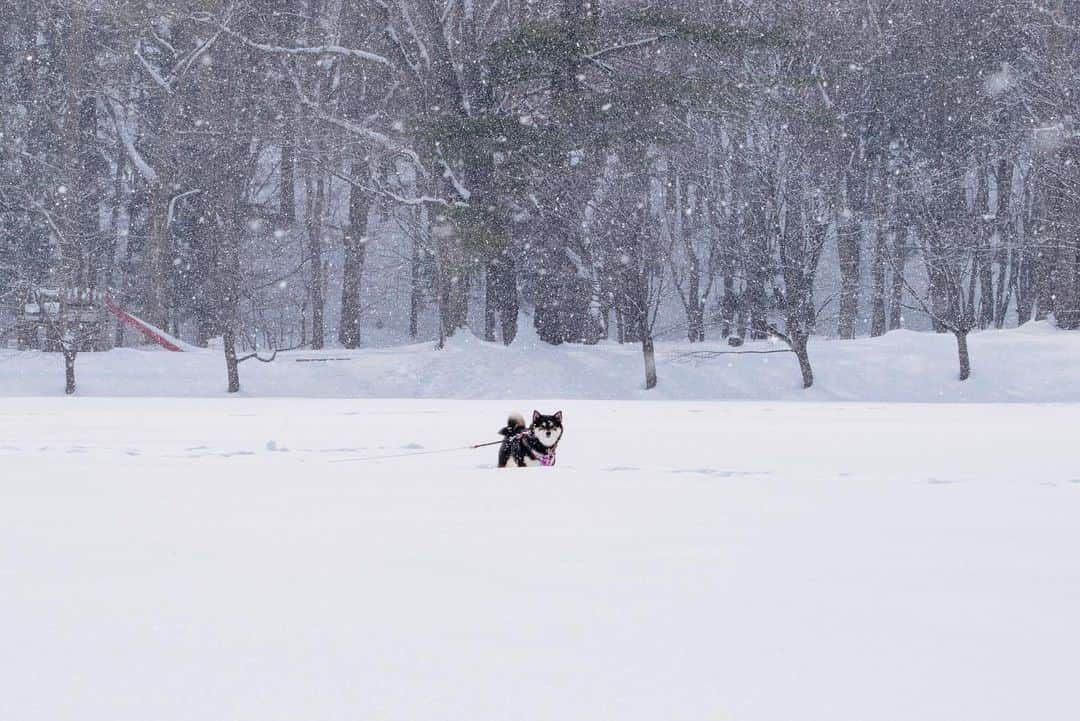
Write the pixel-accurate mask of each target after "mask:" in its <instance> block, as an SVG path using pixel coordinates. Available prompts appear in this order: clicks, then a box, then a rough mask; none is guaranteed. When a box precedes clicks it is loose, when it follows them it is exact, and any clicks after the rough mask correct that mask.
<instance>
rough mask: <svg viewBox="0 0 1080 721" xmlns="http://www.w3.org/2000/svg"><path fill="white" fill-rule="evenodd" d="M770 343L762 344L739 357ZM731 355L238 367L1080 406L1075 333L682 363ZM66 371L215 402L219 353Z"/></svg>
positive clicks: (382, 389) (408, 379)
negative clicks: (650, 364) (810, 372)
mask: <svg viewBox="0 0 1080 721" xmlns="http://www.w3.org/2000/svg"><path fill="white" fill-rule="evenodd" d="M779 347H780V346H778V345H776V344H770V343H765V342H762V343H755V344H751V345H750V346H749V347H747V348H744V349H742V350H768V349H772V350H775V349H778V348H779ZM731 350H732V349H731V348H728V347H727V346H726V345H725V344H723V343H720V342H710V343H705V344H696V345H693V346H691V345H689V344H686V343H669V342H664V343H660V344H659V345H658V350H657V355H658V365H659V375H660V384H659V386H658V387H657V388H656V389H654V390H652V391H644V390H643V389H642V386H643V379H644V373H643V364H642V359H641V351H640V349H639V348H638V347H637V346H634V345H624V346H620V345H617V344H615V343H604V344H601V345H598V346H593V347H588V346H581V345H564V346H559V347H552V346H549V345H546V344H544V343H541V342H540V341H538V340H537V339H536V338H535V335H534V334H533V333H532V332H531V328H530V327H529V326H528V325H527V324H526V323H523V324H522V330H521V337H520V338H519V340H517V341H516V342H515V343H514V344H513V345H512V346H511V347H509V348H506V347H503V346H501V345H496V344H489V343H484V342H482V341H480V340H477V339H476V338H475V337H474V336H472V335H469V334H461V335H459V336H457V337H455V338H452V339H451V340H450V342H449V344H448V347H447V348H446V349H445V350H442V351H438V352H436V351H434V350H433V349H432V344H430V343H423V344H417V345H411V346H404V347H397V348H370V349H362V350H358V351H343V350H327V351H321V352H319V353H314V352H310V351H308V352H293V353H285V354H282V355H281V356H279V357H278V359H277V360H276V361H274V362H273V363H269V364H266V363H258V362H256V361H254V360H252V361H250V362H248V363H244V364H243V365H242V366H241V380H242V384H243V390H244V393H245V394H246V395H248V396H256V397H266V396H297V397H309V398H310V397H320V398H327V397H330V398H458V399H478V398H486V399H499V398H504V399H512V398H523V397H544V398H573V399H646V398H649V399H666V400H703V399H711V400H732V399H742V400H801V401H817V400H846V401H920V402H941V401H945V402H954V401H984V402H985V401H999V402H1005V401H1037V402H1061V401H1080V362H1078V361H1080V332H1075V331H1072V332H1069V331H1059V330H1056V329H1054V328H1053V327H1052V326H1051V325H1049V324H1048V323H1030V324H1028V325H1025V326H1023V327H1021V328H1018V329H1012V330H1006V331H987V332H983V333H976V334H973V335H972V337H971V358H972V367H973V373H972V377H971V378H970V379H969V380H968V381H965V382H960V381H959V380H957V373H958V363H957V358H956V343H955V341H954V340H953V338H952V336H948V335H935V334H933V333H918V332H914V331H895V332H893V333H889V334H888V335H886V336H884V337H882V338H872V339H871V338H861V339H858V340H854V341H835V340H815V341H813V342H811V344H810V353H811V357H812V360H813V364H814V371H815V374H816V383H815V385H814V388H813V389H811V390H810V391H809V392H807V391H804V390H803V389H802V384H801V378H800V376H799V370H798V364H797V362H796V360H795V357H794V356H793V355H791V354H790V353H785V354H770V355H754V354H747V355H724V356H717V357H714V358H712V359H707V360H702V359H698V358H692V357H689V358H688V357H687V353H691V352H697V353H700V352H701V351H731ZM314 359H318V361H317V362H297V361H312V360H314ZM77 375H78V383H79V393H80V394H81V395H85V396H116V395H123V396H187V397H191V396H203V397H207V396H211V397H212V396H217V397H220V396H222V395H223V393H224V389H225V368H224V361H223V360H222V357H221V354H220V352H217V353H214V352H202V353H166V352H155V351H150V350H136V349H122V350H116V351H112V352H109V353H84V354H81V355H80V356H79V358H78V364H77ZM63 388H64V367H63V359H62V358H61V357H60V356H59V354H52V353H28V352H18V351H13V350H0V396H39V395H59V394H61V393H62V392H63Z"/></svg>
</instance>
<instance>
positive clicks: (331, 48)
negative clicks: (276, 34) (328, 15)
mask: <svg viewBox="0 0 1080 721" xmlns="http://www.w3.org/2000/svg"><path fill="white" fill-rule="evenodd" d="M219 27H220V28H221V29H222V31H223V32H224V33H225V34H226V35H229V36H230V37H233V38H236V39H237V40H239V41H240V42H242V43H243V44H244V45H246V46H248V47H249V48H252V49H253V50H260V51H262V52H264V53H274V54H276V55H316V56H318V55H341V56H343V57H350V58H356V59H358V60H366V61H368V62H372V63H378V64H379V65H386V66H389V65H390V64H391V63H390V60H389V59H388V58H386V57H384V56H382V55H379V54H378V53H372V52H368V51H367V50H357V49H356V48H346V47H342V46H341V45H317V46H304V47H296V48H286V47H281V46H278V45H267V44H265V43H259V42H255V41H254V40H251V39H250V38H248V37H247V36H245V35H243V34H241V33H239V32H237V31H236V30H233V29H232V28H230V27H228V26H227V25H220V26H219Z"/></svg>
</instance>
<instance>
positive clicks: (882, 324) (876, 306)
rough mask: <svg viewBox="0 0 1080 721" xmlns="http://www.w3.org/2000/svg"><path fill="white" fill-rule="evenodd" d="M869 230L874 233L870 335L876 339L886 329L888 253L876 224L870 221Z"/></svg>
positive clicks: (883, 238)
mask: <svg viewBox="0 0 1080 721" xmlns="http://www.w3.org/2000/svg"><path fill="white" fill-rule="evenodd" d="M870 228H871V232H873V233H874V259H873V262H872V264H871V268H870V277H871V279H872V281H873V288H872V291H871V301H870V335H871V336H872V337H875V338H876V337H878V336H882V335H885V331H886V330H887V328H888V322H887V318H886V312H885V311H886V309H885V265H886V264H887V261H886V258H885V254H886V253H887V252H889V251H888V248H887V247H886V245H887V244H886V240H887V239H886V237H885V233H883V232H882V231H881V229H880V228H878V226H877V222H876V221H871V224H870Z"/></svg>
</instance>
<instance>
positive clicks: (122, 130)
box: [105, 98, 159, 185]
mask: <svg viewBox="0 0 1080 721" xmlns="http://www.w3.org/2000/svg"><path fill="white" fill-rule="evenodd" d="M105 107H107V108H108V109H109V115H110V116H112V120H113V127H115V128H116V136H117V137H118V138H119V139H120V144H121V145H122V146H124V152H125V153H127V156H128V159H129V160H131V164H132V165H133V166H135V169H136V170H138V171H139V175H141V176H142V178H143V180H145V181H146V182H147V183H149V184H150V185H157V183H158V180H159V178H158V174H157V171H156V170H154V169H153V168H152V167H150V164H149V163H147V162H146V159H145V158H143V156H142V154H141V153H140V152H139V149H138V148H136V147H135V139H134V138H132V137H131V130H130V129H129V128H128V127H127V124H126V123H125V122H124V119H123V117H122V116H121V114H120V109H119V108H118V107H117V106H116V101H115V100H113V99H112V98H106V99H105Z"/></svg>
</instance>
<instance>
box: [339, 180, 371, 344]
mask: <svg viewBox="0 0 1080 721" xmlns="http://www.w3.org/2000/svg"><path fill="white" fill-rule="evenodd" d="M370 210H371V194H370V193H369V192H368V191H366V190H364V189H362V188H358V187H356V186H355V185H354V186H353V187H352V188H351V189H350V191H349V227H348V228H346V230H345V233H344V234H343V235H342V244H343V246H344V250H345V258H344V268H343V269H342V277H341V323H340V325H339V327H338V340H339V341H341V345H343V346H344V347H346V348H359V347H360V322H361V319H362V315H363V309H362V307H361V303H360V291H361V288H362V284H363V274H364V265H365V262H366V260H367V223H368V213H369V212H370Z"/></svg>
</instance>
